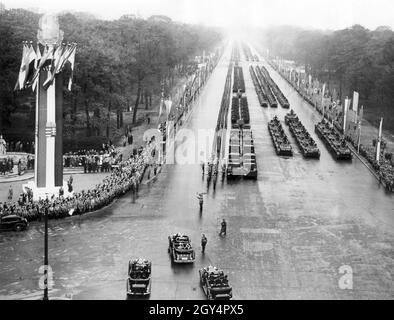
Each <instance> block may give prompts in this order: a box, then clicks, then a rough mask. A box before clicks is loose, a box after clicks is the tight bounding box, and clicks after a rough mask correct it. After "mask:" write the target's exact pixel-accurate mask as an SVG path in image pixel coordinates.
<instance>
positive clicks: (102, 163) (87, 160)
mask: <svg viewBox="0 0 394 320" xmlns="http://www.w3.org/2000/svg"><path fill="white" fill-rule="evenodd" d="M120 162H122V153H121V152H120V151H119V150H118V149H116V148H115V147H114V146H113V145H112V144H103V147H102V149H101V150H96V149H89V150H86V149H83V150H78V151H74V152H67V153H65V154H64V156H63V166H64V167H65V168H75V167H83V168H84V172H85V173H95V172H109V171H111V170H112V168H113V167H114V166H117V165H118V164H119V163H120Z"/></svg>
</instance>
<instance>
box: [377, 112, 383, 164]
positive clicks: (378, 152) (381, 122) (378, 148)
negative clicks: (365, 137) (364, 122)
mask: <svg viewBox="0 0 394 320" xmlns="http://www.w3.org/2000/svg"><path fill="white" fill-rule="evenodd" d="M382 127H383V118H380V125H379V135H378V145H377V146H376V161H377V162H378V163H379V160H380V144H381V142H382Z"/></svg>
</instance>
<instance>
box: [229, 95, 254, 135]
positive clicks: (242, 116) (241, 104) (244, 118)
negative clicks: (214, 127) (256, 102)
mask: <svg viewBox="0 0 394 320" xmlns="http://www.w3.org/2000/svg"><path fill="white" fill-rule="evenodd" d="M249 122H250V115H249V106H248V99H247V98H246V96H242V95H241V96H238V95H237V96H234V97H233V98H232V101H231V126H232V128H238V127H239V125H240V123H242V125H243V126H245V125H246V126H248V125H249Z"/></svg>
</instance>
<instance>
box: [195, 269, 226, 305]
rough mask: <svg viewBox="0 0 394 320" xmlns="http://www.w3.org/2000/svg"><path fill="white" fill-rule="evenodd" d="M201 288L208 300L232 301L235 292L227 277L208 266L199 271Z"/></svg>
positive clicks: (220, 271) (218, 270)
mask: <svg viewBox="0 0 394 320" xmlns="http://www.w3.org/2000/svg"><path fill="white" fill-rule="evenodd" d="M199 274H200V283H201V287H202V289H203V290H204V293H205V295H206V296H207V298H208V300H230V299H231V298H232V296H233V290H232V288H231V287H230V285H229V284H228V279H227V275H225V274H224V272H223V271H222V270H220V269H218V268H217V267H213V266H208V267H205V268H202V269H200V270H199Z"/></svg>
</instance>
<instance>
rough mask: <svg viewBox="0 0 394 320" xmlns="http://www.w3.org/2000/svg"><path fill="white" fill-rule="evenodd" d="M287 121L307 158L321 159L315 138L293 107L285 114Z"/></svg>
mask: <svg viewBox="0 0 394 320" xmlns="http://www.w3.org/2000/svg"><path fill="white" fill-rule="evenodd" d="M285 123H286V124H287V125H288V126H289V129H290V132H291V134H292V135H293V136H294V138H295V140H296V141H297V144H298V146H299V148H300V150H301V153H302V155H303V156H304V157H305V158H316V159H320V150H319V148H318V147H317V145H316V142H315V140H313V138H312V137H311V135H310V134H309V132H308V131H307V130H306V129H305V127H304V125H303V124H302V123H301V121H300V119H299V118H298V116H297V115H296V114H295V112H294V110H293V109H291V110H290V112H289V113H287V114H286V115H285Z"/></svg>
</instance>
